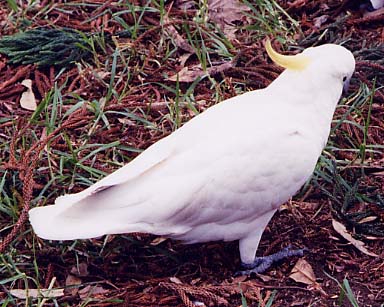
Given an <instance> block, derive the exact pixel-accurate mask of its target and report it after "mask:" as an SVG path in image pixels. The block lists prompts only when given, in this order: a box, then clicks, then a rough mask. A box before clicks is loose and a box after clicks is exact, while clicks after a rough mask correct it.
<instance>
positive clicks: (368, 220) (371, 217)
mask: <svg viewBox="0 0 384 307" xmlns="http://www.w3.org/2000/svg"><path fill="white" fill-rule="evenodd" d="M375 220H377V216H366V217H365V218H362V219H361V220H360V221H359V222H358V223H359V224H363V223H369V222H373V221H375Z"/></svg>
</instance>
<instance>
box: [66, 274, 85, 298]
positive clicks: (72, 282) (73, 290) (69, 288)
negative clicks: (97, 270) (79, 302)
mask: <svg viewBox="0 0 384 307" xmlns="http://www.w3.org/2000/svg"><path fill="white" fill-rule="evenodd" d="M81 283H82V281H81V279H80V278H78V277H76V276H74V275H72V274H69V275H68V276H67V278H66V279H65V286H66V288H65V293H66V294H70V295H76V294H77V292H78V291H79V288H78V287H73V286H78V285H81Z"/></svg>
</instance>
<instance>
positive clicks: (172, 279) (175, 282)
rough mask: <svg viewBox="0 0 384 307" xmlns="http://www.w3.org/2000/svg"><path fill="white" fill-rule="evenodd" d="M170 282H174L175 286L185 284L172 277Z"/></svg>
mask: <svg viewBox="0 0 384 307" xmlns="http://www.w3.org/2000/svg"><path fill="white" fill-rule="evenodd" d="M169 280H170V281H171V282H173V283H174V284H178V285H182V284H183V282H182V281H181V280H180V279H178V278H177V277H170V278H169Z"/></svg>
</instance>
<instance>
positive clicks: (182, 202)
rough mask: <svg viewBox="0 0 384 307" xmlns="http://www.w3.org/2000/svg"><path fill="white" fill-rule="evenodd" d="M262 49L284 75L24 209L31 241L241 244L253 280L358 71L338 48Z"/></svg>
mask: <svg viewBox="0 0 384 307" xmlns="http://www.w3.org/2000/svg"><path fill="white" fill-rule="evenodd" d="M266 50H267V53H268V54H269V56H270V58H271V59H272V60H273V61H274V62H275V63H276V64H278V65H280V66H282V67H284V68H285V70H284V72H283V73H281V74H280V76H279V77H278V78H277V79H276V80H274V81H273V82H272V83H271V84H270V85H269V86H268V87H266V88H264V89H261V90H255V91H251V92H248V93H245V94H242V95H240V96H237V97H233V98H231V99H227V100H225V101H223V102H221V103H219V104H217V105H215V106H213V107H211V108H209V109H208V110H206V111H205V112H203V113H202V114H200V115H198V116H196V117H195V118H193V119H191V120H190V121H189V122H187V123H186V124H185V125H184V126H183V127H181V128H180V129H178V130H177V131H175V132H174V133H172V134H171V135H169V136H167V137H165V138H163V139H162V140H160V141H158V142H157V143H155V144H153V145H152V146H150V147H149V148H147V149H146V150H145V151H144V152H142V153H141V154H140V155H139V156H138V157H137V158H135V159H134V160H132V161H131V162H130V163H128V164H127V165H125V166H124V167H122V168H120V169H118V170H117V171H115V172H114V173H112V174H110V175H108V176H106V177H105V178H104V179H102V180H100V181H99V182H97V183H95V184H94V185H92V186H90V187H89V188H87V189H85V190H84V191H82V192H80V193H76V194H70V195H64V196H61V197H59V198H57V199H56V202H55V204H54V205H50V206H46V207H39V208H33V209H31V210H30V211H29V218H30V222H31V224H32V227H33V229H34V231H35V233H36V234H37V235H38V236H39V237H41V238H43V239H50V240H72V239H86V238H94V237H99V236H102V235H105V234H121V233H131V232H143V233H151V234H155V235H160V236H165V237H169V238H173V239H177V240H182V241H184V242H185V243H196V242H207V241H215V240H224V241H233V240H239V249H240V258H241V261H242V263H243V264H244V265H245V266H246V268H247V269H248V270H247V271H246V272H247V273H250V272H259V271H260V259H258V258H257V257H256V250H257V247H258V245H259V241H260V238H261V235H262V233H263V231H264V229H265V227H266V226H267V224H268V222H269V220H270V219H271V217H272V216H273V214H274V213H275V211H276V210H277V209H278V208H279V206H280V205H281V204H283V203H284V202H286V201H287V200H289V198H290V197H291V196H293V195H294V194H295V193H296V192H297V191H298V190H299V189H300V187H301V186H302V185H303V184H304V183H305V182H306V181H307V180H308V179H309V178H310V176H311V174H312V172H313V170H314V168H315V165H316V162H317V160H318V158H319V156H320V154H321V152H322V149H323V148H324V146H325V145H326V143H327V139H328V135H329V131H330V125H331V120H332V116H333V113H334V110H335V107H336V105H337V103H338V100H339V99H340V96H341V94H342V90H343V85H345V84H347V83H348V81H349V79H350V77H351V75H352V74H353V72H354V69H355V60H354V57H353V55H352V53H351V52H350V51H348V50H347V49H346V48H344V47H342V46H339V45H335V44H326V45H322V46H318V47H311V48H307V49H305V50H304V51H303V52H302V53H300V54H297V55H290V56H287V55H281V54H279V53H277V52H276V51H274V50H273V49H272V47H271V44H270V42H269V41H267V43H266ZM290 252H291V251H289V250H287V249H286V250H285V252H283V254H290ZM292 254H293V253H292ZM279 255H280V256H279ZM279 255H277V258H279V257H280V258H279V259H281V255H282V254H281V253H280V254H279ZM262 258H266V257H262ZM270 260H271V259H267V262H269V261H270ZM262 262H263V261H262ZM264 266H265V263H264V265H263V264H261V267H264ZM258 268H259V269H258Z"/></svg>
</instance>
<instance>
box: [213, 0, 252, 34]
mask: <svg viewBox="0 0 384 307" xmlns="http://www.w3.org/2000/svg"><path fill="white" fill-rule="evenodd" d="M249 10H250V8H249V7H248V6H247V5H245V4H243V3H241V2H240V1H238V0H208V16H209V19H210V20H211V21H212V22H214V23H216V24H217V25H218V26H219V27H220V29H221V30H222V31H223V32H224V34H225V35H226V36H227V37H228V38H235V36H234V33H235V31H236V30H237V28H236V26H235V25H234V22H235V21H240V20H243V19H244V18H246V15H245V14H244V12H247V11H249Z"/></svg>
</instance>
